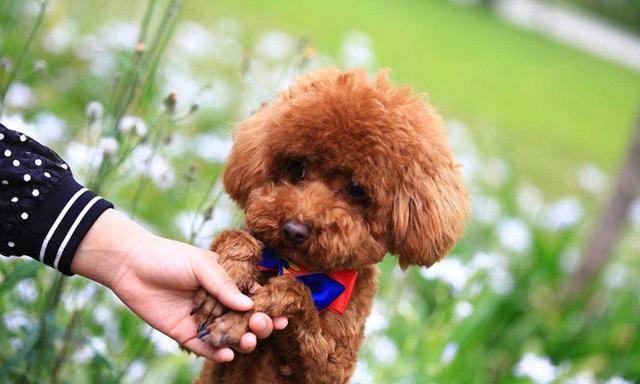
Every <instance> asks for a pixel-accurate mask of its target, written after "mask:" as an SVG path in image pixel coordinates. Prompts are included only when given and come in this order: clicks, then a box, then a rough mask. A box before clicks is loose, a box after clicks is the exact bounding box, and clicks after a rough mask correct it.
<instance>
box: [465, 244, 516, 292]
mask: <svg viewBox="0 0 640 384" xmlns="http://www.w3.org/2000/svg"><path fill="white" fill-rule="evenodd" d="M469 265H470V269H471V270H472V271H474V272H481V271H484V272H485V273H486V274H487V278H488V284H489V287H490V288H491V290H492V291H493V292H495V293H497V294H499V295H506V294H508V293H509V292H511V290H512V289H513V278H512V277H511V273H510V272H509V269H508V262H507V258H506V256H505V255H503V254H500V253H495V252H492V253H487V252H477V253H476V254H475V255H474V256H473V259H472V260H471V262H470V263H469Z"/></svg>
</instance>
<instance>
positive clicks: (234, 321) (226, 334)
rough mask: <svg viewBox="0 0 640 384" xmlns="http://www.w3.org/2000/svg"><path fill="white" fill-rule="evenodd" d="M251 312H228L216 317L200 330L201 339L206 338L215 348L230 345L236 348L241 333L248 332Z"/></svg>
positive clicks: (238, 345) (238, 346)
mask: <svg viewBox="0 0 640 384" xmlns="http://www.w3.org/2000/svg"><path fill="white" fill-rule="evenodd" d="M250 318H251V313H247V312H244V313H240V312H228V313H226V314H224V315H223V316H220V317H218V318H216V319H215V320H214V321H213V322H212V323H211V324H209V326H208V327H206V328H205V329H203V331H202V332H201V334H202V337H201V339H202V340H207V341H209V343H211V345H212V346H214V347H215V348H221V347H230V348H232V349H235V350H238V349H239V348H240V339H241V338H242V335H244V334H245V333H247V332H249V319H250Z"/></svg>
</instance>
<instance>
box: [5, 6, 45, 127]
mask: <svg viewBox="0 0 640 384" xmlns="http://www.w3.org/2000/svg"><path fill="white" fill-rule="evenodd" d="M49 2H50V0H41V2H40V11H39V12H38V17H37V18H36V22H35V23H34V24H33V28H31V32H30V33H29V37H28V38H27V42H26V43H25V45H24V46H23V47H22V50H21V51H20V54H19V55H18V59H16V62H15V64H14V67H13V70H11V73H10V74H9V79H8V80H7V82H6V83H5V84H4V86H3V87H2V90H0V115H2V112H3V110H4V102H5V98H6V97H7V93H8V92H9V88H10V87H11V84H12V83H13V82H14V81H15V80H16V79H17V78H18V74H20V70H21V69H22V65H23V64H24V62H25V60H26V59H27V56H28V55H29V51H30V50H31V46H32V45H33V42H34V41H35V39H36V35H37V34H38V30H40V27H41V26H42V21H43V20H44V16H45V14H46V11H47V7H48V6H49Z"/></svg>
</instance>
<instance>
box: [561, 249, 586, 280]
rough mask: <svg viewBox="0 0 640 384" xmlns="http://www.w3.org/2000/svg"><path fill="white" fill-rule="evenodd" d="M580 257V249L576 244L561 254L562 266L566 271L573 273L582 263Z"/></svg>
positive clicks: (568, 273)
mask: <svg viewBox="0 0 640 384" xmlns="http://www.w3.org/2000/svg"><path fill="white" fill-rule="evenodd" d="M580 258H581V254H580V250H579V249H578V248H577V247H575V246H573V247H569V248H568V249H567V250H566V251H564V252H563V253H562V255H561V256H560V267H562V270H563V271H564V273H566V274H567V275H572V274H573V273H574V272H575V271H576V269H577V268H578V265H579V264H580Z"/></svg>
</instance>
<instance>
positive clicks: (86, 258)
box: [71, 209, 153, 288]
mask: <svg viewBox="0 0 640 384" xmlns="http://www.w3.org/2000/svg"><path fill="white" fill-rule="evenodd" d="M152 236H153V235H152V234H151V233H150V232H149V231H147V230H146V229H144V228H142V227H141V226H140V225H138V224H136V223H135V222H133V221H132V220H130V219H129V218H127V217H126V216H124V215H123V214H121V213H119V212H117V211H116V210H114V209H109V210H106V211H105V212H104V213H103V214H102V215H101V216H100V217H99V218H98V220H96V222H95V223H94V224H93V226H92V227H91V229H90V230H89V231H88V232H87V234H86V236H85V237H84V239H83V240H82V241H81V242H80V245H79V246H78V249H77V251H76V254H75V256H74V258H73V262H72V264H71V272H73V273H77V274H78V275H81V276H84V277H86V278H88V279H91V280H93V281H96V282H98V283H100V284H103V285H105V286H107V287H109V288H111V287H113V286H114V285H115V283H116V282H117V281H118V280H119V279H120V278H121V277H122V275H123V274H124V272H125V271H127V270H129V269H130V267H131V263H132V262H133V257H132V255H134V254H135V253H136V250H137V249H138V247H140V246H141V245H140V244H143V243H145V242H147V243H148V240H149V239H150V237H152Z"/></svg>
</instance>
